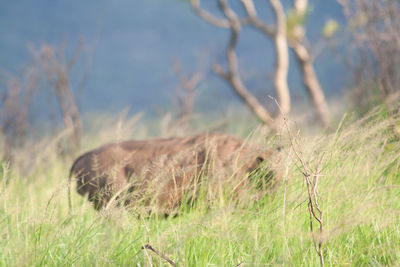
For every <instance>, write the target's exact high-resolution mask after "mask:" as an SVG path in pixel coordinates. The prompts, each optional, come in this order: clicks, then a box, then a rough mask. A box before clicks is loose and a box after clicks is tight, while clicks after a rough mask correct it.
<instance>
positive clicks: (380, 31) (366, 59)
mask: <svg viewBox="0 0 400 267" xmlns="http://www.w3.org/2000/svg"><path fill="white" fill-rule="evenodd" d="M338 1H339V3H340V4H341V5H342V7H343V11H344V14H345V15H346V17H347V19H348V31H349V35H350V41H351V42H353V43H354V46H353V49H351V51H350V53H351V55H350V56H348V57H347V58H348V59H347V61H346V62H347V65H348V66H349V67H350V68H351V70H352V78H353V82H354V87H355V90H354V97H353V99H354V101H355V102H356V104H357V105H358V106H359V107H360V108H361V110H362V111H367V110H368V109H370V108H371V106H373V105H375V104H376V101H377V100H379V99H380V100H383V101H385V100H386V99H387V98H388V97H389V96H390V95H392V94H394V93H396V92H399V91H400V76H399V74H398V73H399V71H400V2H399V1H392V0H376V1H365V0H338ZM354 52H355V53H354ZM354 54H355V55H356V58H355V59H356V60H353V59H354Z"/></svg>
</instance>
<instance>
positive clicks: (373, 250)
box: [0, 110, 400, 266]
mask: <svg viewBox="0 0 400 267" xmlns="http://www.w3.org/2000/svg"><path fill="white" fill-rule="evenodd" d="M119 130H120V131H121V129H119ZM122 132H125V133H126V132H129V131H127V129H122ZM242 132H245V130H242ZM295 132H296V131H295V130H293V133H295ZM130 133H132V132H130ZM128 135H129V133H128ZM260 136H261V137H260ZM85 138H86V139H87V140H90V141H91V142H90V146H92V145H93V146H94V145H96V144H95V143H96V142H97V145H99V144H100V143H101V142H104V140H102V138H101V137H99V136H86V137H85ZM251 138H253V140H254V141H256V142H262V143H264V145H265V146H266V147H270V146H271V147H272V146H273V145H274V144H277V143H279V144H283V145H284V149H283V150H282V151H281V152H279V153H277V155H276V156H275V157H274V158H273V159H271V162H270V164H271V165H273V167H274V168H275V169H276V171H277V173H279V174H280V176H282V177H285V175H284V174H285V169H286V167H287V168H288V176H287V183H286V184H285V183H284V182H281V183H280V185H279V186H278V187H277V188H276V190H275V192H267V193H266V194H265V195H264V196H262V197H261V198H260V197H258V198H257V200H255V198H254V197H253V196H252V194H251V193H248V195H247V196H245V197H244V198H242V199H240V200H235V201H230V200H229V197H225V196H221V197H220V199H216V200H215V201H213V202H212V204H210V203H207V204H206V203H205V200H203V199H200V200H198V201H197V202H196V204H195V206H194V207H182V209H181V212H180V213H181V214H180V215H179V216H177V217H174V218H167V219H164V218H156V216H150V217H148V218H138V217H137V216H136V215H134V214H132V213H130V212H129V211H126V210H124V209H121V208H115V209H111V210H109V211H107V212H100V213H99V212H96V211H95V210H94V209H93V208H92V207H91V205H90V203H88V202H87V201H86V200H85V199H83V198H82V197H81V196H79V195H77V194H76V193H74V194H73V211H72V213H69V212H68V201H67V176H68V171H69V167H70V165H71V159H69V160H64V159H62V158H61V157H60V156H57V155H58V153H57V144H56V142H55V141H54V140H55V139H50V140H44V141H43V142H41V143H39V144H35V145H31V146H27V147H25V149H24V150H21V151H20V152H18V153H19V154H17V155H18V157H17V160H16V161H17V162H18V163H19V165H18V166H20V167H17V164H16V165H15V166H12V167H8V165H7V164H6V163H3V165H2V169H1V175H0V181H1V183H0V193H1V194H0V266H149V265H151V264H153V265H155V266H168V263H167V262H166V261H164V260H163V259H161V258H160V257H158V256H157V255H155V254H154V253H153V252H151V251H150V250H142V249H141V247H142V246H143V245H145V244H146V243H150V244H151V245H152V246H153V247H154V248H156V249H157V250H159V251H162V252H163V253H165V255H167V256H168V257H170V258H171V259H173V260H174V261H175V262H176V263H177V264H178V266H236V265H237V264H239V263H240V262H243V266H268V265H273V266H276V265H278V266H280V265H283V266H318V265H319V258H318V256H317V254H316V252H315V250H314V247H313V244H312V238H311V234H310V230H309V229H310V228H309V215H308V211H307V202H306V201H307V192H306V187H305V184H304V183H303V179H304V177H303V176H302V173H301V167H300V164H299V162H297V161H296V159H295V158H294V157H293V158H289V157H288V151H289V146H288V140H287V135H286V134H285V131H283V132H282V134H281V135H276V136H273V137H270V138H269V139H268V140H266V141H265V140H263V138H262V134H261V133H256V134H255V135H254V136H253V137H251ZM251 138H250V139H251ZM86 139H84V140H86ZM296 139H297V140H298V143H299V144H300V145H299V147H298V148H299V150H300V151H301V152H302V154H303V156H304V158H305V159H306V160H307V161H308V162H309V163H310V164H311V165H312V166H315V164H316V163H317V162H318V161H319V159H320V158H321V156H322V154H324V155H325V156H324V161H323V163H322V166H321V167H322V171H321V174H322V176H321V177H320V180H319V186H318V191H319V201H320V207H321V209H322V210H323V212H324V215H323V220H324V234H323V240H324V245H323V254H324V260H325V263H326V265H330V266H347V265H349V266H380V265H388V266H396V265H397V266H398V265H400V145H399V144H398V142H396V141H395V139H394V137H393V136H392V134H391V131H390V127H389V121H388V120H387V119H386V118H385V116H384V115H382V112H381V110H376V111H375V112H374V113H372V114H371V115H369V116H367V117H365V118H363V119H362V120H360V121H356V122H354V121H352V120H351V119H348V118H347V117H346V118H345V119H344V120H343V122H342V124H340V126H338V129H337V131H336V132H335V133H332V134H329V135H322V134H321V135H318V136H307V137H304V136H303V137H301V136H297V137H296ZM260 140H261V141H260ZM53 141H54V142H53ZM93 146H92V147H93ZM21 166H23V167H21ZM284 192H286V193H284ZM283 203H285V205H283ZM205 207H207V208H205ZM314 223H315V222H314Z"/></svg>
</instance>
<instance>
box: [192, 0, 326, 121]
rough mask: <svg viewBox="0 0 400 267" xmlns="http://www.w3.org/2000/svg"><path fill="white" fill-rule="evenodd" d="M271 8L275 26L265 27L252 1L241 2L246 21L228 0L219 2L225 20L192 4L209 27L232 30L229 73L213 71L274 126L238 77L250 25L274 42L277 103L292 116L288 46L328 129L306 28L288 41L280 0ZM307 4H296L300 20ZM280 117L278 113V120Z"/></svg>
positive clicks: (301, 1)
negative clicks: (242, 39)
mask: <svg viewBox="0 0 400 267" xmlns="http://www.w3.org/2000/svg"><path fill="white" fill-rule="evenodd" d="M269 2H270V5H271V7H272V10H273V12H274V16H275V26H270V25H267V24H266V23H264V22H263V21H262V20H261V19H260V18H259V17H258V15H257V11H256V8H255V6H254V2H253V0H241V3H242V5H243V7H244V9H245V10H246V14H247V18H244V19H240V18H239V17H238V16H237V14H236V13H235V12H234V11H233V10H232V9H231V8H230V7H229V6H228V4H227V1H226V0H218V4H219V8H220V10H221V11H222V13H223V14H224V15H225V18H218V17H216V16H214V15H212V14H211V13H209V12H207V11H205V10H203V9H201V8H200V2H199V0H191V4H192V8H193V10H194V12H195V13H196V14H197V15H198V16H199V17H201V18H202V19H203V20H205V21H207V22H208V23H210V24H212V25H214V26H217V27H222V28H229V29H230V30H231V38H230V42H229V45H228V47H227V59H228V71H227V72H224V71H223V70H222V68H221V67H220V66H219V65H215V66H214V71H215V72H216V73H217V74H218V75H219V76H221V77H222V78H223V79H225V80H226V81H227V82H228V83H229V84H230V85H231V87H232V88H233V89H234V90H235V92H236V93H237V94H238V95H239V96H240V97H241V99H242V100H243V101H244V102H245V103H246V104H247V105H248V106H249V107H250V108H251V109H252V111H253V112H254V113H255V114H256V115H257V117H258V118H259V119H260V120H261V121H262V122H264V123H265V124H269V125H272V123H273V122H274V118H273V116H271V115H270V114H269V113H268V111H267V110H266V109H265V108H264V107H263V106H262V105H261V104H260V103H259V102H258V100H257V99H256V98H255V97H254V96H253V95H252V94H251V93H250V92H249V90H248V89H247V88H246V86H245V85H244V83H243V81H242V80H241V79H240V76H239V73H238V63H237V55H236V52H235V48H236V44H237V42H238V39H239V33H240V30H241V27H242V26H243V25H250V26H253V27H255V28H256V29H258V30H260V31H261V32H262V33H263V34H265V35H266V36H268V37H269V38H270V39H271V40H273V42H274V47H275V51H276V67H275V77H274V87H275V91H276V93H277V96H278V102H279V105H280V107H281V110H282V112H283V113H284V114H288V113H289V112H290V106H291V101H290V94H289V88H288V85H287V74H288V69H289V56H288V45H290V47H291V48H293V50H294V52H295V54H296V56H297V58H298V61H299V63H300V67H301V69H302V71H303V77H304V84H305V86H306V88H307V90H308V92H309V95H310V97H311V99H312V101H313V103H314V107H315V109H316V111H317V114H318V116H319V118H320V121H321V122H322V123H323V124H324V125H326V124H328V121H329V111H328V105H327V103H326V100H325V96H324V93H323V90H322V88H321V86H320V83H319V81H318V78H317V76H316V73H315V70H314V67H313V64H312V58H311V56H310V53H309V52H308V49H307V47H306V45H305V43H306V38H305V34H304V28H303V26H302V25H301V24H299V25H296V32H298V33H297V34H296V38H289V43H288V36H291V35H292V34H293V33H292V32H290V33H288V32H287V28H288V25H287V24H286V21H287V18H286V14H285V11H284V9H283V6H282V4H281V2H280V1H279V0H270V1H269ZM307 4H308V3H307V1H304V0H297V1H295V2H294V10H295V11H296V13H297V16H299V15H300V14H301V15H302V16H305V15H306V10H307ZM279 117H280V113H278V118H279Z"/></svg>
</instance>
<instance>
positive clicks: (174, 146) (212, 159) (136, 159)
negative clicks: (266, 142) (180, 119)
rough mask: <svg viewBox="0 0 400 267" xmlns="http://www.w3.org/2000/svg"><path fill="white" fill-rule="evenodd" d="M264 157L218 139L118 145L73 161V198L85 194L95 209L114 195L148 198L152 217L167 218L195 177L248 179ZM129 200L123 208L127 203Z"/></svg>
mask: <svg viewBox="0 0 400 267" xmlns="http://www.w3.org/2000/svg"><path fill="white" fill-rule="evenodd" d="M269 154H270V153H269V152H268V153H261V154H260V153H259V151H258V150H257V149H255V147H253V146H251V145H249V144H246V143H244V142H243V141H242V140H241V139H238V138H236V137H233V136H230V135H226V134H221V133H214V134H203V135H197V136H193V137H188V138H169V139H153V140H145V141H124V142H120V143H113V144H108V145H105V146H102V147H100V148H97V149H95V150H92V151H89V152H87V153H85V154H83V155H82V156H80V157H79V158H77V159H76V160H75V162H74V164H73V165H72V168H71V177H73V178H74V179H75V180H76V182H77V191H78V193H79V194H81V195H85V194H88V198H89V200H90V201H92V202H93V203H94V206H95V208H96V209H100V208H102V207H104V206H105V205H107V203H108V202H109V201H110V200H111V199H113V198H114V199H116V198H118V197H119V196H118V194H119V195H121V193H123V192H124V193H126V192H133V191H135V192H139V194H140V192H147V193H149V194H150V195H151V196H152V199H153V200H155V202H156V205H155V206H156V207H157V208H158V211H161V210H162V211H163V212H165V213H167V214H168V213H169V212H170V211H171V210H172V209H174V208H176V207H177V206H178V204H179V203H180V201H181V198H182V195H183V194H185V192H186V191H187V189H188V188H189V187H190V186H191V185H192V186H193V185H194V184H196V183H198V182H199V181H198V179H199V177H200V176H201V175H200V174H201V173H202V174H209V173H210V171H216V172H218V171H223V172H226V171H227V170H228V169H230V170H232V171H235V172H236V174H237V175H238V174H245V173H249V172H251V171H253V170H255V169H256V168H257V167H258V165H259V164H260V162H262V161H263V160H264V159H265V157H266V156H269ZM242 176H243V175H242ZM137 195H138V194H137ZM132 198H133V197H130V198H129V197H128V198H126V200H125V202H124V203H125V204H129V203H131V200H132Z"/></svg>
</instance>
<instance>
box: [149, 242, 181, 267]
mask: <svg viewBox="0 0 400 267" xmlns="http://www.w3.org/2000/svg"><path fill="white" fill-rule="evenodd" d="M142 249H148V250H151V251H153V252H154V253H155V254H157V255H158V256H160V257H161V258H163V259H164V260H166V261H167V262H168V263H169V264H171V265H172V266H174V267H176V263H175V262H174V261H173V260H171V259H170V258H168V257H167V256H165V255H164V254H163V253H161V252H159V251H158V250H156V249H155V248H153V247H152V246H151V245H150V244H148V243H147V244H146V245H144V246H143V247H142Z"/></svg>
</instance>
